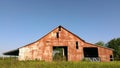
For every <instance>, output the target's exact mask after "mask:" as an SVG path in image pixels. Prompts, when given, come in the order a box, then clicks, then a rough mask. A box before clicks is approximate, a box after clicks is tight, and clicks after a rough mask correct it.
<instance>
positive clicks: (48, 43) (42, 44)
mask: <svg viewBox="0 0 120 68" xmlns="http://www.w3.org/2000/svg"><path fill="white" fill-rule="evenodd" d="M57 32H58V33H59V38H57V37H56V33H57ZM76 41H78V49H76ZM53 46H67V48H68V61H80V60H82V59H83V58H84V55H83V47H97V46H93V45H91V44H87V43H85V42H84V41H83V40H81V39H79V38H78V37H76V36H75V35H73V34H71V33H70V32H68V31H67V30H65V29H63V28H61V31H59V29H58V28H56V29H54V30H53V31H52V32H50V33H48V34H47V35H46V36H44V37H43V38H41V39H40V40H38V41H36V42H34V43H32V44H29V45H27V46H24V47H22V48H20V49H19V60H35V59H38V60H45V61H52V60H53V57H52V52H53ZM102 49H103V50H105V51H106V53H107V52H108V53H107V54H111V51H110V50H107V49H104V48H100V47H98V50H102ZM99 54H100V55H99V56H100V57H101V58H102V57H103V56H105V53H103V52H99ZM102 60H103V59H102Z"/></svg>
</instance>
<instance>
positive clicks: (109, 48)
mask: <svg viewBox="0 0 120 68" xmlns="http://www.w3.org/2000/svg"><path fill="white" fill-rule="evenodd" d="M85 43H87V44H91V45H94V46H97V47H102V48H106V49H110V50H113V51H114V49H112V48H108V47H105V46H99V45H96V44H92V43H88V42H85Z"/></svg>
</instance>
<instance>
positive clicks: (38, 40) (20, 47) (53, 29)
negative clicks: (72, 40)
mask: <svg viewBox="0 0 120 68" xmlns="http://www.w3.org/2000/svg"><path fill="white" fill-rule="evenodd" d="M59 27H61V28H63V29H64V30H66V31H68V32H70V31H69V30H67V29H66V28H64V27H63V26H61V25H59V26H58V27H56V28H54V29H53V30H51V31H50V32H48V33H47V34H45V35H44V36H43V37H41V38H40V39H38V40H37V41H39V40H41V39H42V38H44V37H45V36H47V35H48V34H49V33H51V32H52V31H54V30H55V29H57V28H59ZM70 33H71V34H73V35H74V36H76V37H77V38H79V39H80V40H82V41H83V42H85V41H84V40H83V39H81V38H80V37H79V36H77V35H76V34H74V33H72V32H70ZM37 41H35V42H37ZM35 42H32V43H29V44H27V45H25V46H22V47H26V46H29V45H31V44H33V43H35ZM22 47H20V48H22Z"/></svg>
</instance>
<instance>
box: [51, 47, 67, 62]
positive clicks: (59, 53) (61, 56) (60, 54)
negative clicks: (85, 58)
mask: <svg viewBox="0 0 120 68" xmlns="http://www.w3.org/2000/svg"><path fill="white" fill-rule="evenodd" d="M52 55H53V61H67V60H68V49H67V46H53V53H52Z"/></svg>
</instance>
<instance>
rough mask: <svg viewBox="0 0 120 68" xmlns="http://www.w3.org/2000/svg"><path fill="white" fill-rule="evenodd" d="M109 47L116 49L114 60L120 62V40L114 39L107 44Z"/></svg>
mask: <svg viewBox="0 0 120 68" xmlns="http://www.w3.org/2000/svg"><path fill="white" fill-rule="evenodd" d="M107 47H109V48H112V49H114V51H113V53H114V59H116V60H120V38H114V39H112V40H110V41H109V42H108V43H107Z"/></svg>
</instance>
